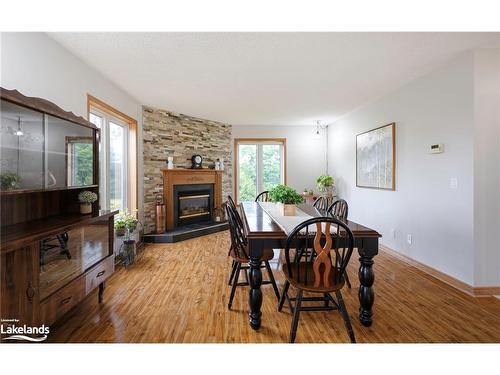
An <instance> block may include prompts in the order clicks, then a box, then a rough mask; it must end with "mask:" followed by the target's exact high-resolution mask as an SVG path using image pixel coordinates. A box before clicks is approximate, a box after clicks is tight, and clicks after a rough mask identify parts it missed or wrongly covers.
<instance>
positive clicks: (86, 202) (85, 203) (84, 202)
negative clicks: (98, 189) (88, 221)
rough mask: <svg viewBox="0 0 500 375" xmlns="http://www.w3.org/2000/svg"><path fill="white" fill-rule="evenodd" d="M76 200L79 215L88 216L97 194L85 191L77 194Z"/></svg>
mask: <svg viewBox="0 0 500 375" xmlns="http://www.w3.org/2000/svg"><path fill="white" fill-rule="evenodd" d="M78 200H79V201H80V213H81V214H90V213H91V212H92V203H94V202H95V201H96V200H97V194H96V193H94V192H92V191H88V190H85V191H82V192H81V193H80V194H78Z"/></svg>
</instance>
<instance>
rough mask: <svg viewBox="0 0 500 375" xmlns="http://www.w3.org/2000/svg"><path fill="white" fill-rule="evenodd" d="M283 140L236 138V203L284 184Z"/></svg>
mask: <svg viewBox="0 0 500 375" xmlns="http://www.w3.org/2000/svg"><path fill="white" fill-rule="evenodd" d="M285 159H286V139H284V138H280V139H245V138H239V139H235V182H236V199H237V201H238V202H244V201H253V200H254V199H255V197H256V196H257V195H258V194H259V193H261V192H262V191H266V190H270V189H272V188H273V187H274V186H276V185H280V184H285V183H286V168H285V166H286V160H285Z"/></svg>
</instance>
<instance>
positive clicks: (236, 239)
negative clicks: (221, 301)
mask: <svg viewBox="0 0 500 375" xmlns="http://www.w3.org/2000/svg"><path fill="white" fill-rule="evenodd" d="M225 209H226V216H227V218H228V221H229V232H230V234H231V250H230V256H231V258H232V260H233V265H232V269H231V275H230V277H229V285H231V294H230V296H229V302H228V304H227V307H228V309H229V310H231V306H232V305H233V299H234V294H235V292H236V287H238V286H248V285H249V282H248V275H247V270H248V269H249V268H250V267H249V264H248V263H249V258H248V247H247V241H246V238H245V236H244V233H243V227H242V226H240V223H241V218H240V219H237V218H238V217H239V213H238V211H237V210H235V209H234V208H233V207H232V206H231V205H230V204H226V205H225ZM273 257H274V252H273V250H272V249H264V251H263V254H262V257H261V259H262V263H261V268H266V270H267V274H268V277H269V280H265V281H263V282H262V284H263V285H264V284H271V285H272V286H273V289H274V294H275V295H276V299H277V300H278V301H279V299H280V294H279V290H278V286H277V285H276V280H275V279H274V275H273V271H272V269H271V266H270V265H269V261H270V260H271V259H273ZM242 270H244V271H245V276H246V282H241V283H240V282H238V280H239V276H240V272H241V271H242Z"/></svg>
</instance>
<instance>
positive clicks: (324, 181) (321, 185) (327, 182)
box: [316, 174, 334, 197]
mask: <svg viewBox="0 0 500 375" xmlns="http://www.w3.org/2000/svg"><path fill="white" fill-rule="evenodd" d="M316 183H317V185H318V190H319V191H320V192H322V193H323V194H325V195H327V196H329V197H331V196H333V184H334V180H333V177H332V176H330V175H327V174H325V175H322V176H319V177H318V178H317V179H316Z"/></svg>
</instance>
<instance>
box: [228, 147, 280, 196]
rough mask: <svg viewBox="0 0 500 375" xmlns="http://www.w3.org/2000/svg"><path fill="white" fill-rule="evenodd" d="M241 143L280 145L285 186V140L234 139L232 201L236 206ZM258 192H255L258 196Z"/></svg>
mask: <svg viewBox="0 0 500 375" xmlns="http://www.w3.org/2000/svg"><path fill="white" fill-rule="evenodd" d="M243 142H245V143H246V142H250V143H251V142H256V143H257V142H275V143H281V144H282V145H283V174H284V176H283V180H284V184H285V185H286V184H287V177H288V176H287V175H288V173H287V154H286V138H234V146H233V152H234V166H233V176H234V177H233V178H234V181H233V182H234V183H233V186H234V189H233V196H234V201H235V202H236V204H238V144H240V143H243ZM258 193H259V192H257V194H258Z"/></svg>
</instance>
